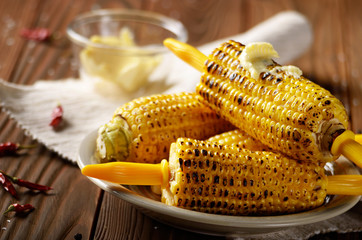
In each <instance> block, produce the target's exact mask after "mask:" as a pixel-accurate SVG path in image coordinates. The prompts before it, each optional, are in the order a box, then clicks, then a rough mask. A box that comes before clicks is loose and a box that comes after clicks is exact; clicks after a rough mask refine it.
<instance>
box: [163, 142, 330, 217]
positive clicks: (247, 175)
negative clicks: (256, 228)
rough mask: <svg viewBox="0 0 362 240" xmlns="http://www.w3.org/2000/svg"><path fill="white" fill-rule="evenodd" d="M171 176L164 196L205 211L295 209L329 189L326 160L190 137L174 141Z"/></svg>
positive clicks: (317, 199)
mask: <svg viewBox="0 0 362 240" xmlns="http://www.w3.org/2000/svg"><path fill="white" fill-rule="evenodd" d="M169 179H170V182H169V187H166V188H164V189H163V190H162V202H164V203H166V204H168V205H172V206H177V207H181V208H186V209H190V210H195V211H201V212H207V213H217V214H228V215H275V214H285V213H294V212H299V211H304V210H308V209H312V208H315V207H318V206H320V205H322V204H323V203H324V200H325V197H326V195H327V193H326V186H327V177H326V175H325V174H324V168H323V164H319V163H317V162H302V161H296V160H293V159H290V158H287V157H285V156H284V155H281V154H279V153H273V152H267V151H250V150H248V149H244V148H238V147H236V146H234V145H220V144H217V143H211V142H208V141H198V140H193V139H187V138H179V139H178V140H177V142H176V143H174V144H172V147H171V150H170V158H169Z"/></svg>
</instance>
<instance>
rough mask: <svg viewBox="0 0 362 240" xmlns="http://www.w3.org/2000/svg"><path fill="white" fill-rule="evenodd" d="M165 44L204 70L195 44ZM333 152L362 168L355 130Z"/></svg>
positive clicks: (340, 139)
mask: <svg viewBox="0 0 362 240" xmlns="http://www.w3.org/2000/svg"><path fill="white" fill-rule="evenodd" d="M164 45H165V46H166V47H167V48H169V49H170V50H171V51H172V52H173V53H174V54H175V55H176V56H177V57H179V58H180V59H182V60H183V61H185V62H186V63H188V64H190V65H191V66H192V67H194V68H195V69H197V70H198V71H200V72H203V71H204V68H205V66H204V63H205V62H206V60H207V56H205V55H204V54H203V53H202V52H200V51H199V50H198V49H196V48H194V47H193V46H191V45H189V44H186V43H183V42H180V41H178V40H176V39H173V38H167V39H165V41H164ZM330 151H331V153H332V154H333V155H335V156H339V155H340V154H342V155H343V156H345V157H346V158H348V159H349V160H351V161H352V162H354V163H355V164H356V165H357V166H359V167H360V168H362V145H361V144H360V143H358V142H357V141H356V140H355V135H354V133H353V132H351V131H349V130H346V131H345V132H343V133H342V134H341V135H339V136H338V137H337V138H336V139H335V140H334V142H333V144H332V147H331V150H330Z"/></svg>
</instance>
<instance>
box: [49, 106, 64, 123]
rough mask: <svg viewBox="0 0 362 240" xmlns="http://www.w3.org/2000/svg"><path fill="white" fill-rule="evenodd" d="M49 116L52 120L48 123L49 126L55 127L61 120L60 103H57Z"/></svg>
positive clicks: (61, 108) (61, 110)
mask: <svg viewBox="0 0 362 240" xmlns="http://www.w3.org/2000/svg"><path fill="white" fill-rule="evenodd" d="M51 118H52V120H51V122H50V123H49V125H50V126H52V127H54V128H56V127H58V126H59V125H60V124H61V122H62V121H63V107H62V105H60V104H58V105H57V106H56V107H55V108H54V109H53V112H52V115H51Z"/></svg>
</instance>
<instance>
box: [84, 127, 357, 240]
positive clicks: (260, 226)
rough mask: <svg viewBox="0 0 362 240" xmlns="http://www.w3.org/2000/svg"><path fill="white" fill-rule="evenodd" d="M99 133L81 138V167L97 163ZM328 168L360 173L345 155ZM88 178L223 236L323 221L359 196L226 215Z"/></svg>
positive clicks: (150, 209) (167, 217)
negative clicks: (274, 211)
mask: <svg viewBox="0 0 362 240" xmlns="http://www.w3.org/2000/svg"><path fill="white" fill-rule="evenodd" d="M96 136H97V131H93V132H91V133H90V134H89V135H88V136H86V137H85V138H84V140H83V141H82V143H81V145H80V149H79V157H78V165H79V167H80V168H83V167H84V166H85V165H88V164H94V163H97V160H96V158H95V157H94V151H95V142H96ZM326 170H327V171H328V172H330V173H331V174H359V172H358V170H357V169H356V168H355V167H354V166H353V164H351V163H350V162H349V161H348V160H346V159H345V158H339V159H338V160H337V161H336V162H335V163H328V165H327V167H326ZM89 179H90V180H92V181H93V182H94V183H95V184H96V185H97V186H99V187H100V188H102V189H103V190H105V191H108V192H110V193H112V194H114V195H116V196H117V197H119V198H121V199H123V200H125V201H127V202H129V203H132V204H134V205H135V206H136V207H138V208H139V209H141V210H142V211H143V212H144V213H145V214H146V215H148V216H150V217H152V218H154V219H156V220H158V221H161V222H163V223H166V224H168V225H172V226H174V227H177V228H181V229H186V230H188V231H194V232H199V233H206V234H212V235H224V236H226V235H227V236H251V235H256V234H263V233H268V232H275V231H279V230H282V229H285V228H288V227H292V226H298V225H303V224H311V223H315V222H319V221H323V220H326V219H329V218H332V217H335V216H337V215H340V214H342V213H344V212H346V211H348V210H349V209H350V208H352V207H353V206H354V205H355V204H356V203H357V202H358V201H359V199H360V196H329V197H328V201H327V203H326V204H324V205H323V206H321V207H319V208H316V209H314V210H311V211H306V212H302V213H296V214H288V215H282V216H266V217H264V216H263V217H260V216H252V217H248V216H246V217H244V216H223V215H216V214H209V213H200V212H195V211H191V210H186V209H182V208H177V207H173V206H168V205H166V204H164V203H162V202H160V201H159V196H157V195H156V194H154V193H153V192H152V191H151V189H150V188H149V187H143V186H122V185H118V184H113V183H109V182H107V181H102V180H99V179H94V178H89Z"/></svg>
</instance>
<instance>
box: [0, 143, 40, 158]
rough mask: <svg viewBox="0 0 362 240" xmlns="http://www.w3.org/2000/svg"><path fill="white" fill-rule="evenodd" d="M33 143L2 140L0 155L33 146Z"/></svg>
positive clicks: (14, 152) (12, 153) (10, 153)
mask: <svg viewBox="0 0 362 240" xmlns="http://www.w3.org/2000/svg"><path fill="white" fill-rule="evenodd" d="M34 147H35V145H20V144H19V143H12V142H4V143H0V157H2V156H7V155H14V154H16V153H17V151H19V150H21V149H29V148H34Z"/></svg>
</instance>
